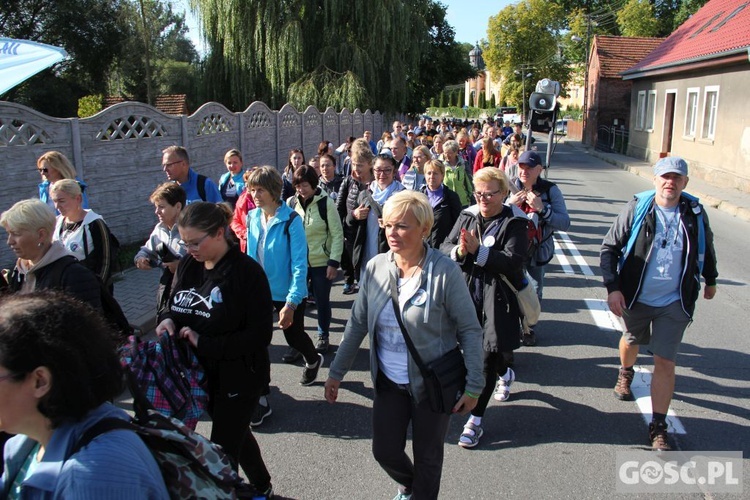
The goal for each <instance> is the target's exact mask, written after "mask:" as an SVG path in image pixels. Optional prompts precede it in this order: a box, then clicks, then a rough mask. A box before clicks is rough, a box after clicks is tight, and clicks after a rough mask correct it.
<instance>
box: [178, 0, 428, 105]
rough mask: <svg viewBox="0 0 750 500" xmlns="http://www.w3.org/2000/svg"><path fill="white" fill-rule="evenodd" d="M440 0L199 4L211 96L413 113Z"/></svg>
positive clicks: (194, 3)
mask: <svg viewBox="0 0 750 500" xmlns="http://www.w3.org/2000/svg"><path fill="white" fill-rule="evenodd" d="M434 5H437V2H435V1H434V0H414V1H413V2H408V3H407V2H403V1H401V0H378V1H373V0H245V1H242V2H237V1H228V0H191V7H192V8H193V9H194V10H195V11H196V12H197V13H198V15H199V17H200V19H201V24H202V28H203V30H202V31H203V37H204V39H205V41H206V44H207V46H208V49H209V55H208V56H207V59H206V61H205V75H206V79H207V81H208V87H209V96H208V97H210V98H213V99H217V100H220V101H222V102H224V103H225V104H227V105H229V106H231V107H232V108H234V109H242V108H244V107H245V106H247V105H248V104H249V103H250V101H252V100H255V99H258V100H263V101H264V102H266V103H267V104H269V105H270V106H272V107H277V108H278V107H279V106H281V105H282V104H283V103H285V102H291V103H293V104H294V105H295V106H297V107H298V108H300V109H304V108H305V107H306V106H307V105H309V104H314V105H316V106H317V107H319V108H325V107H327V106H329V105H331V106H335V107H338V108H340V107H344V106H346V107H349V108H351V109H353V108H355V107H359V108H365V107H372V108H378V109H381V110H404V107H405V105H406V103H407V101H408V98H409V92H410V82H413V81H415V79H418V78H420V75H419V64H420V61H421V59H420V58H421V57H423V56H424V54H425V53H426V52H427V49H428V47H429V45H430V40H431V39H430V29H431V26H429V22H428V21H426V19H425V16H424V14H423V13H424V12H426V10H427V7H429V6H434Z"/></svg>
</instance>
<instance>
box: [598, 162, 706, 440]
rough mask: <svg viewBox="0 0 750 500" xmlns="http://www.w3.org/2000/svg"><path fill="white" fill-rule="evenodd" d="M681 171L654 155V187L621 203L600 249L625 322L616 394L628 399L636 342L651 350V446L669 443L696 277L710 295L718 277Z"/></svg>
mask: <svg viewBox="0 0 750 500" xmlns="http://www.w3.org/2000/svg"><path fill="white" fill-rule="evenodd" d="M687 173H688V166H687V163H686V162H685V160H683V159H682V158H677V157H667V158H662V159H661V160H659V161H658V162H657V163H656V165H654V186H655V188H656V189H655V190H653V191H647V192H644V193H639V194H637V195H636V196H635V198H634V199H633V200H632V201H630V202H629V203H628V204H627V206H626V207H625V208H624V209H623V211H622V212H620V214H619V215H618V216H617V219H616V220H615V222H614V224H613V225H612V227H611V228H610V230H609V232H608V233H607V236H605V238H604V242H603V243H602V248H601V268H602V275H603V277H604V285H605V286H606V287H607V292H608V293H609V295H608V297H607V303H608V305H609V308H610V310H611V311H612V312H613V313H614V314H615V315H616V316H620V317H622V319H623V321H624V322H625V332H624V333H623V335H622V338H621V339H620V347H619V349H620V363H621V366H620V372H619V376H618V378H617V385H616V386H615V397H617V398H618V399H620V400H631V399H632V398H633V394H632V392H631V390H630V384H631V382H632V381H633V375H634V370H633V365H635V362H636V358H637V356H638V346H639V345H647V346H648V350H649V351H650V352H651V353H653V355H654V373H653V376H652V379H651V405H652V416H653V420H652V422H651V424H649V442H650V443H651V446H652V448H653V449H654V450H658V451H663V450H669V449H670V446H669V443H668V441H667V423H666V415H667V411H668V410H669V404H670V402H671V400H672V394H673V393H674V384H675V358H676V357H677V350H678V348H679V346H680V342H681V341H682V336H683V334H684V333H685V329H686V328H687V326H688V325H689V324H690V322H691V321H692V316H693V311H694V310H695V302H696V301H697V299H698V292H699V291H700V277H701V275H702V276H703V278H704V280H705V282H706V286H705V289H704V290H703V297H704V298H705V299H712V298H713V297H714V295H715V294H716V278H717V276H718V272H717V269H716V253H715V251H714V246H713V233H712V232H711V227H710V226H709V223H708V217H707V214H706V213H705V212H704V210H703V206H702V205H701V204H700V203H699V202H698V200H697V198H695V197H693V196H691V195H689V194H687V193H684V192H683V190H684V189H685V187H686V186H687V183H688V176H687Z"/></svg>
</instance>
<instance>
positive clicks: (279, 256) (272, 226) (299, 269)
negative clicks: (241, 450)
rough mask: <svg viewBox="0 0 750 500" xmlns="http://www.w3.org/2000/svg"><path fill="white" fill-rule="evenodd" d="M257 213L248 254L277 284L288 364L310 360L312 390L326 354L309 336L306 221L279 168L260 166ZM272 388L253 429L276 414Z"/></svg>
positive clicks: (254, 181)
mask: <svg viewBox="0 0 750 500" xmlns="http://www.w3.org/2000/svg"><path fill="white" fill-rule="evenodd" d="M247 184H248V189H249V190H250V194H251V195H252V197H253V200H255V204H256V206H257V208H255V209H254V210H251V211H250V212H248V214H247V254H248V255H249V256H250V257H252V258H253V259H255V260H256V261H258V262H259V263H260V265H261V266H263V269H264V270H265V271H266V275H267V276H268V282H269V283H270V284H271V295H272V298H273V306H274V308H275V309H276V311H277V312H278V313H279V328H281V329H282V330H283V331H284V337H285V338H286V342H287V344H289V347H290V348H291V350H290V352H287V354H286V355H285V356H284V361H285V362H288V363H293V362H295V361H297V360H298V359H299V357H300V355H301V356H302V357H304V359H305V368H304V370H303V372H302V379H301V380H300V384H302V385H311V384H312V383H313V382H315V379H316V378H317V377H318V370H319V369H320V366H321V365H322V364H323V355H322V354H318V353H317V352H316V351H315V345H314V344H313V342H312V340H311V339H310V337H309V336H308V335H307V333H305V297H307V239H306V237H305V228H304V226H303V224H302V218H301V217H299V215H297V213H296V212H295V211H294V210H292V209H291V208H290V207H289V206H288V205H287V204H285V203H283V202H282V201H281V190H282V187H283V181H282V179H281V175H280V174H279V173H278V172H277V171H276V169H275V168H273V167H260V168H257V169H255V170H253V172H252V173H251V174H250V177H249V178H248V181H247ZM268 393H269V388H268V387H266V388H265V390H264V391H263V393H262V395H261V398H260V402H259V403H258V406H257V407H256V412H255V415H254V416H253V420H252V421H251V424H250V425H253V426H258V425H260V424H261V423H262V422H263V419H265V418H266V417H268V416H270V415H271V405H270V404H269V402H268V398H267V396H268Z"/></svg>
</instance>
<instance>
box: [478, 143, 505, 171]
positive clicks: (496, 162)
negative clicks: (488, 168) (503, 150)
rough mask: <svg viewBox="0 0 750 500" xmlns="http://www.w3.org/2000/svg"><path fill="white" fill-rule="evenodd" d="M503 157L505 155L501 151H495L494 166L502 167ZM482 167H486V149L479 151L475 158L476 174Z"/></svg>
mask: <svg viewBox="0 0 750 500" xmlns="http://www.w3.org/2000/svg"><path fill="white" fill-rule="evenodd" d="M502 159H503V157H502V155H501V154H500V153H495V154H494V155H493V158H492V166H493V167H500V160H502ZM482 168H484V150H483V149H480V150H479V151H477V157H476V159H474V173H475V174H476V173H477V171H479V170H481V169H482Z"/></svg>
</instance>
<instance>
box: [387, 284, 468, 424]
mask: <svg viewBox="0 0 750 500" xmlns="http://www.w3.org/2000/svg"><path fill="white" fill-rule="evenodd" d="M391 300H392V302H393V311H394V312H395V313H396V320H397V321H398V326H400V327H401V333H402V334H403V335H404V340H405V341H406V346H407V347H408V348H409V353H411V357H412V358H414V362H415V363H417V366H418V367H419V371H420V373H421V374H422V378H423V379H424V386H425V389H426V390H427V399H428V401H429V402H430V409H431V410H432V411H434V412H435V413H453V407H454V406H455V405H456V402H458V400H459V399H460V398H461V395H462V394H463V392H464V387H466V364H465V363H464V356H463V354H461V349H459V347H458V345H456V347H455V348H454V349H451V350H450V351H448V352H447V353H445V354H444V355H442V356H441V357H439V358H438V359H436V360H434V361H431V362H429V363H427V364H425V363H424V362H423V361H422V357H421V356H420V355H419V353H418V352H417V348H416V347H415V346H414V342H412V340H411V337H409V333H408V332H407V331H406V326H405V325H404V321H403V319H402V318H401V308H400V307H399V305H398V289H397V286H396V280H395V279H394V278H393V277H391Z"/></svg>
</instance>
